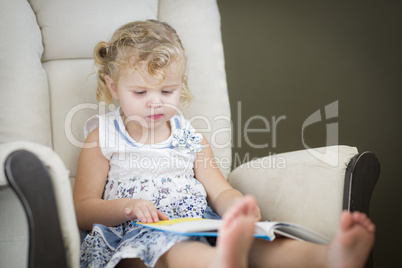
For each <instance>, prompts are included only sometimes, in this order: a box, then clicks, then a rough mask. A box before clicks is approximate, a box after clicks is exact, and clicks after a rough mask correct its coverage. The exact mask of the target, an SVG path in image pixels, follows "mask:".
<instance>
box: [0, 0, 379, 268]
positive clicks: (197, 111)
mask: <svg viewBox="0 0 402 268" xmlns="http://www.w3.org/2000/svg"><path fill="white" fill-rule="evenodd" d="M0 14H1V16H0V18H1V25H0V31H1V32H0V34H1V37H2V38H1V41H0V71H1V72H0V79H1V83H0V85H1V89H0V102H1V103H0V109H1V112H0V124H1V131H0V143H1V145H0V160H1V162H2V165H3V167H4V168H3V171H2V172H1V173H0V266H1V267H26V266H29V267H34V266H36V267H78V265H79V263H78V262H79V230H78V228H77V225H76V218H75V214H74V209H73V202H72V195H71V193H72V190H71V185H72V184H73V183H74V176H75V170H76V163H77V156H78V154H79V151H80V146H81V145H82V142H83V140H84V137H83V131H82V128H83V124H84V122H85V120H86V119H87V118H89V117H90V116H91V115H93V114H95V113H104V112H106V111H108V110H110V109H114V107H113V106H107V107H106V106H104V105H98V104H97V102H96V100H95V85H96V81H95V76H94V75H91V74H92V73H93V72H94V69H93V60H92V49H93V47H94V45H95V44H96V43H97V42H98V41H101V40H108V39H109V38H110V36H111V34H112V32H113V31H114V30H115V29H117V27H119V26H120V25H122V24H124V23H127V22H129V21H133V20H142V19H160V20H162V21H166V22H168V23H169V24H171V25H172V26H173V27H174V28H175V29H176V30H177V32H178V33H179V35H180V37H181V39H182V41H183V43H184V46H185V48H186V52H187V54H188V77H189V86H190V88H191V90H192V93H193V95H194V96H195V98H194V101H193V103H192V105H191V107H190V109H188V110H186V111H185V113H186V116H187V117H188V118H189V119H190V120H191V121H192V122H193V125H194V126H195V127H196V128H197V129H199V130H200V131H201V132H202V133H203V134H204V135H205V136H206V137H207V138H208V139H209V140H210V142H211V144H212V145H213V147H214V148H213V149H214V153H215V156H216V158H217V160H218V161H217V162H218V164H219V165H220V168H221V170H222V172H223V174H224V175H225V176H226V177H227V178H228V179H229V181H230V183H231V184H232V185H233V186H234V187H236V188H237V189H239V190H240V191H242V192H244V193H252V194H254V195H256V197H257V199H258V201H259V203H260V206H261V208H262V215H263V218H264V219H268V218H269V219H273V220H287V221H294V222H298V223H301V224H304V225H306V226H309V227H311V228H313V229H316V230H317V231H320V232H322V233H323V234H325V235H327V236H329V237H331V236H333V234H334V231H335V229H336V224H337V219H338V216H339V214H340V211H341V210H342V208H347V209H350V210H362V211H366V212H368V202H369V200H370V195H371V191H372V189H373V187H374V184H375V182H376V179H377V178H378V172H379V165H378V161H377V160H376V158H375V156H374V155H373V154H371V153H363V154H358V152H357V149H356V148H354V147H348V146H332V147H328V148H323V149H325V153H322V154H319V155H318V156H317V154H312V153H311V151H309V150H304V151H298V152H292V153H285V154H281V155H276V156H269V157H267V158H261V159H258V160H254V161H252V162H251V163H247V164H244V165H242V166H240V167H238V168H237V169H236V170H234V171H232V172H231V170H230V163H231V146H230V137H231V134H230V126H231V121H230V108H229V99H228V92H227V86H226V77H225V69H224V58H223V49H222V41H221V33H220V15H219V11H218V8H217V4H216V1H215V0H202V1H197V0H159V1H158V0H147V1H144V0H115V1H107V0H86V1H80V0H68V1H67V0H31V1H29V2H28V1H25V0H2V1H1V2H0ZM273 158H277V159H281V161H284V163H285V166H284V167H283V168H271V167H270V166H269V165H267V163H268V162H269V161H272V160H273ZM334 161H335V162H336V165H330V164H328V163H333V162H334ZM348 165H349V167H348ZM345 176H346V177H345ZM345 178H346V182H345ZM359 185H362V186H359ZM355 196H356V197H355ZM344 197H345V198H344Z"/></svg>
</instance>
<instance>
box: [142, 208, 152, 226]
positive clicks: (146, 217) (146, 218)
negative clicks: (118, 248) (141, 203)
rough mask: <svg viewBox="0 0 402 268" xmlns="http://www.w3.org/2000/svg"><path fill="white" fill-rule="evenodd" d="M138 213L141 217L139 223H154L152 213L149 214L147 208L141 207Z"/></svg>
mask: <svg viewBox="0 0 402 268" xmlns="http://www.w3.org/2000/svg"><path fill="white" fill-rule="evenodd" d="M140 211H141V214H142V217H140V220H141V222H143V223H152V222H154V220H153V216H152V213H151V212H150V209H149V208H148V207H147V206H145V207H142V208H141V209H140Z"/></svg>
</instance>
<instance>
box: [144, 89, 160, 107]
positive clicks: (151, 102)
mask: <svg viewBox="0 0 402 268" xmlns="http://www.w3.org/2000/svg"><path fill="white" fill-rule="evenodd" d="M162 105H163V101H162V99H161V96H159V94H157V93H155V94H150V96H149V99H148V101H147V107H148V108H158V107H161V106H162Z"/></svg>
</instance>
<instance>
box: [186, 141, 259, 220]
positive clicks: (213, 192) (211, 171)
mask: <svg viewBox="0 0 402 268" xmlns="http://www.w3.org/2000/svg"><path fill="white" fill-rule="evenodd" d="M201 144H202V146H203V149H202V151H201V152H199V153H197V156H196V160H195V163H194V172H195V176H196V178H197V179H198V180H199V181H200V182H201V183H202V184H203V186H204V188H205V190H206V192H207V199H208V203H209V204H210V205H211V206H212V208H213V209H214V210H215V211H216V212H217V213H218V214H219V215H221V216H222V215H223V214H224V212H225V211H227V209H228V208H229V207H231V206H232V205H233V204H234V203H236V202H237V201H238V200H239V199H243V198H244V197H243V195H242V194H241V193H240V192H239V191H237V190H236V189H233V188H232V186H230V184H229V183H228V182H227V180H226V179H225V177H224V176H223V175H222V173H221V172H220V170H219V168H218V166H217V165H216V161H215V158H214V155H213V152H212V149H211V146H210V144H209V142H208V141H207V139H206V138H205V137H203V140H202V141H201ZM260 219H261V215H260V210H259V208H257V215H256V220H257V221H258V220H260Z"/></svg>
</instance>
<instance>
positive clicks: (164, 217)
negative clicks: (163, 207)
mask: <svg viewBox="0 0 402 268" xmlns="http://www.w3.org/2000/svg"><path fill="white" fill-rule="evenodd" d="M157 213H158V217H159V219H161V220H167V219H168V216H166V215H165V214H163V212H161V211H159V210H157Z"/></svg>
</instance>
